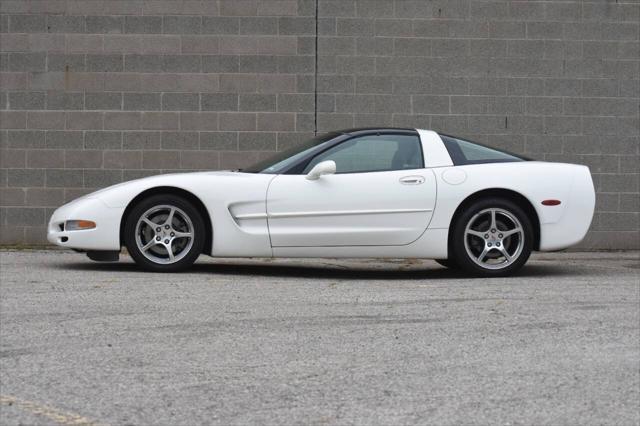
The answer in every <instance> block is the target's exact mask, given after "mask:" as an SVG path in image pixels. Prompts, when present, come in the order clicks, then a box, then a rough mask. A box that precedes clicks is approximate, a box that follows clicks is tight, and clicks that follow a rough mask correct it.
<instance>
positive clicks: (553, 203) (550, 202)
mask: <svg viewBox="0 0 640 426" xmlns="http://www.w3.org/2000/svg"><path fill="white" fill-rule="evenodd" d="M561 202H562V201H560V200H544V201H543V202H542V205H543V206H557V205H559V204H560V203H561Z"/></svg>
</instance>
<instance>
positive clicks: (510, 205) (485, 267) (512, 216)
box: [452, 198, 533, 277]
mask: <svg viewBox="0 0 640 426" xmlns="http://www.w3.org/2000/svg"><path fill="white" fill-rule="evenodd" d="M452 243H453V252H454V254H455V260H456V263H457V264H458V265H460V267H461V268H463V269H464V270H466V271H467V272H470V273H472V274H474V275H478V276H484V277H500V276H507V275H511V274H512V273H514V272H516V271H517V270H519V269H520V268H521V267H522V266H523V265H524V264H525V263H526V261H527V259H529V256H530V254H531V251H532V249H533V226H532V224H531V220H530V219H529V217H528V216H527V214H526V213H525V212H524V211H523V210H522V209H521V208H520V207H519V206H518V205H517V204H515V203H514V202H512V201H510V200H507V199H501V198H491V199H483V200H479V201H476V202H475V203H473V204H472V205H471V206H470V207H469V208H467V209H465V211H464V212H463V213H462V214H461V215H460V216H459V217H458V219H457V221H456V223H455V225H454V234H453V239H452Z"/></svg>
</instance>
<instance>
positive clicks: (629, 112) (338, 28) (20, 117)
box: [0, 0, 640, 249]
mask: <svg viewBox="0 0 640 426" xmlns="http://www.w3.org/2000/svg"><path fill="white" fill-rule="evenodd" d="M316 65H317V66H316ZM0 88H1V91H0V108H1V109H0V149H1V151H0V243H2V244H25V243H26V244H36V243H42V242H44V235H45V225H46V221H47V220H48V217H49V215H50V213H51V211H52V210H53V209H54V208H55V207H57V206H59V205H61V204H62V203H64V202H65V201H68V200H70V199H73V198H75V197H77V196H79V195H82V194H84V193H87V192H90V191H93V190H95V189H97V188H101V187H104V186H107V185H110V184H113V183H117V182H121V181H123V180H128V179H133V178H136V177H140V176H146V175H151V174H157V173H163V172H172V171H179V170H202V169H225V168H238V167H242V166H245V165H247V164H249V163H251V162H254V161H256V160H258V159H260V158H263V157H265V156H267V155H269V154H270V153H272V152H273V151H275V150H281V149H286V148H287V147H290V146H292V145H293V144H296V143H298V142H299V141H301V140H303V139H305V138H307V137H310V136H312V135H313V134H314V133H315V132H316V131H317V132H323V131H326V130H332V129H336V128H344V127H352V126H387V125H388V126H411V127H422V128H433V129H435V130H439V131H443V132H448V133H451V134H456V135H461V136H466V137H469V138H471V139H474V140H478V141H480V142H486V143H489V144H494V145H496V146H500V147H503V148H507V149H510V150H512V151H515V152H519V153H524V154H526V155H529V156H531V157H534V158H536V159H541V160H551V161H570V162H577V163H583V164H587V165H589V166H590V167H591V170H592V172H593V176H594V182H595V185H596V189H597V191H598V205H597V214H596V216H595V218H594V223H593V226H592V230H591V231H590V233H589V236H588V237H587V239H586V241H585V242H584V243H583V244H582V247H584V248H606V249H629V248H640V223H639V222H640V213H639V211H640V206H639V200H640V194H639V192H640V188H639V186H640V182H639V174H638V167H639V166H638V164H639V157H638V156H639V154H640V152H639V146H640V130H639V127H640V124H639V111H640V105H639V103H640V102H639V98H640V2H638V1H637V0H618V1H614V0H594V1H587V0H585V1H561V2H560V1H537V0H529V1H507V0H491V1H485V0H395V1H394V0H317V1H316V0H219V1H218V0H2V2H0Z"/></svg>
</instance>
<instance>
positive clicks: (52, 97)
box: [47, 92, 84, 110]
mask: <svg viewBox="0 0 640 426" xmlns="http://www.w3.org/2000/svg"><path fill="white" fill-rule="evenodd" d="M47 109H54V110H82V109H84V95H83V94H82V93H78V92H47Z"/></svg>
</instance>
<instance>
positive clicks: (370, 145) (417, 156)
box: [303, 135, 424, 173]
mask: <svg viewBox="0 0 640 426" xmlns="http://www.w3.org/2000/svg"><path fill="white" fill-rule="evenodd" d="M328 160H333V161H335V163H336V173H363V172H381V171H390V170H410V169H420V168H422V167H424V161H423V159H422V148H421V146H420V138H419V137H418V136H412V135H372V136H362V137H359V138H354V139H349V140H348V141H345V142H343V143H341V144H340V145H337V146H334V147H333V148H330V149H328V150H326V151H325V152H323V153H320V154H318V155H317V156H316V157H314V158H313V159H312V160H311V161H310V162H309V164H307V167H305V169H304V172H303V173H308V172H309V171H310V170H311V169H312V168H313V167H314V166H315V165H316V164H318V163H320V162H322V161H328Z"/></svg>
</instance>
